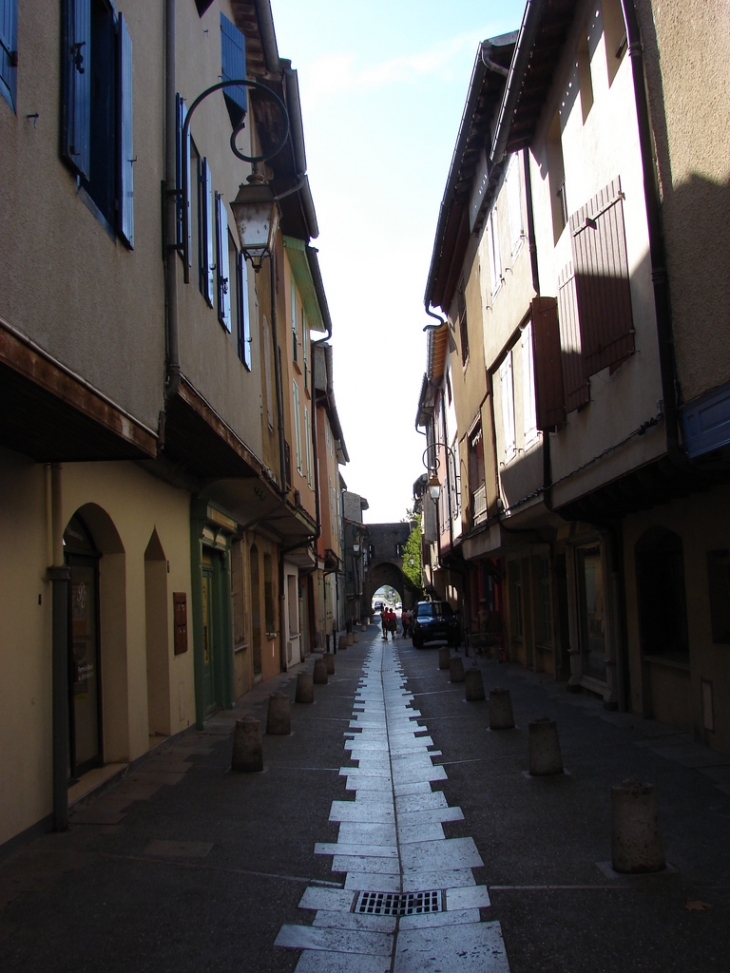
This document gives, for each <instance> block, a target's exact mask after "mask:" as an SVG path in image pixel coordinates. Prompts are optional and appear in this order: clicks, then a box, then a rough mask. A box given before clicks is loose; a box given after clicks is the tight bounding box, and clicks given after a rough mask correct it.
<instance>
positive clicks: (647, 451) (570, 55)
mask: <svg viewBox="0 0 730 973" xmlns="http://www.w3.org/2000/svg"><path fill="white" fill-rule="evenodd" d="M595 9H596V5H595V4H588V3H584V4H583V7H582V9H581V12H580V14H579V16H577V18H576V21H575V23H574V26H573V28H572V29H571V33H570V35H569V37H568V40H567V43H566V48H565V52H564V55H563V58H562V61H561V64H560V66H559V68H558V70H557V71H556V74H555V80H554V83H553V86H552V89H551V91H550V94H549V96H548V98H547V101H546V105H545V110H544V113H543V116H542V118H541V121H540V124H539V126H538V129H537V132H536V138H535V141H534V144H533V149H532V155H531V181H532V188H533V199H534V207H535V231H536V237H537V252H538V261H539V274H540V288H541V292H542V294H544V295H549V296H557V282H558V275H559V273H560V271H561V270H562V268H563V267H564V266H565V265H566V264H567V263H568V262H569V261H570V260H571V245H570V229H569V226H566V228H565V229H564V230H563V232H562V235H561V236H560V238H559V239H558V241H557V243H554V238H553V221H552V213H551V204H550V187H549V180H548V149H547V134H548V129H549V126H550V123H551V121H552V119H553V117H554V113H555V111H556V110H560V124H561V129H562V146H563V156H564V163H565V184H566V193H567V200H568V210H569V212H570V213H573V212H575V211H576V210H577V209H579V208H580V207H581V206H582V205H583V204H584V203H586V202H587V201H588V200H589V199H590V198H591V197H592V196H593V195H595V194H596V193H597V192H598V191H600V190H601V189H603V188H604V187H605V186H606V185H607V184H608V183H609V182H610V181H611V180H612V179H615V178H616V177H617V176H620V178H621V184H622V189H623V191H624V193H625V200H624V207H623V208H624V218H625V226H626V243H627V252H628V263H629V273H630V280H631V300H632V308H633V319H634V327H635V344H636V352H635V354H633V355H631V356H630V358H629V359H628V360H627V361H626V362H625V363H624V364H623V365H622V366H621V367H620V368H619V369H618V370H617V371H615V372H614V373H613V375H610V374H609V370H608V369H604V370H603V371H602V372H600V373H598V374H596V375H593V376H591V379H590V395H591V400H590V403H589V404H588V405H587V406H586V407H585V408H583V409H581V410H578V411H573V412H570V413H569V414H568V418H567V424H566V426H565V427H564V428H563V429H562V430H561V431H560V432H559V434H558V435H557V436H554V437H552V439H551V452H552V464H553V479H554V481H555V482H556V487H555V492H554V501H555V503H556V504H561V503H565V502H567V501H568V500H570V499H572V498H573V497H574V496H578V495H580V494H582V493H585V492H587V491H588V490H590V489H593V488H594V487H595V486H597V485H599V484H600V483H602V482H605V481H606V480H608V479H613V478H614V477H616V476H620V475H621V474H622V473H623V472H625V471H626V470H627V469H630V468H633V467H636V466H639V465H642V464H643V463H646V462H648V461H650V460H651V459H653V458H655V457H656V456H659V455H661V454H662V453H663V452H664V451H665V436H664V431H663V425H660V426H659V427H658V430H655V431H654V432H651V433H650V434H648V435H645V436H642V437H638V438H635V439H632V440H631V441H630V444H629V445H628V446H627V447H623V446H622V447H620V448H619V449H617V450H616V451H615V452H613V453H611V454H610V456H609V458H608V459H605V460H601V462H600V463H593V464H592V465H587V464H591V461H592V460H594V458H595V457H597V456H599V455H601V454H603V453H605V452H606V451H607V450H611V448H612V447H614V446H615V445H617V444H619V443H622V442H623V441H624V440H625V439H626V438H627V437H628V436H630V434H631V433H632V432H634V430H636V429H637V428H638V426H639V425H641V423H643V422H644V421H646V420H647V419H649V418H651V417H653V416H656V415H657V414H658V411H659V409H658V403H659V401H660V400H661V398H662V392H661V382H660V373H659V362H658V348H657V338H656V318H655V313H654V300H653V290H652V283H651V273H650V266H649V256H648V250H649V242H648V230H647V224H646V208H645V201H644V195H643V183H642V170H641V157H640V153H639V143H638V128H637V122H636V109H635V102H634V96H633V83H632V76H631V65H630V63H629V58H628V57H627V56H626V55H624V58H623V60H622V62H621V64H620V66H619V68H618V71H617V73H616V75H615V78H614V79H613V83H612V84H611V85H610V86H609V75H608V68H607V59H606V48H605V40H604V36H603V34H602V33H601V34H600V37H599V38H598V41H597V45H596V47H595V50H594V53H593V57H592V59H591V78H592V86H593V96H594V102H593V105H592V108H591V109H590V111H589V113H588V115H587V117H586V118H585V120H584V118H583V107H582V103H581V97H580V95H579V94H577V95H576V89H577V85H578V69H577V67H576V55H575V51H576V50H577V46H578V42H579V40H580V37H581V35H582V32H583V31H584V30H585V28H586V24H587V21H588V19H589V17H591V16H592V15H593V13H594V12H595ZM584 466H585V467H586V469H585V471H584V472H583V473H581V475H580V477H578V478H575V477H572V476H571V474H572V472H573V471H574V470H576V469H577V468H579V467H584ZM609 467H610V470H609ZM564 477H565V478H568V477H570V479H569V481H567V482H564V483H561V482H559V481H561V480H562V478H564Z"/></svg>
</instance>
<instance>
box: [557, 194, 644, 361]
mask: <svg viewBox="0 0 730 973" xmlns="http://www.w3.org/2000/svg"><path fill="white" fill-rule="evenodd" d="M570 231H571V241H572V247H573V263H574V265H575V284H576V294H577V299H578V314H579V318H580V331H581V337H582V342H583V357H584V359H585V369H586V375H594V374H595V373H596V372H600V371H601V369H602V368H607V367H608V366H609V365H613V364H615V363H616V362H619V361H622V360H623V359H624V358H626V356H627V355H630V354H632V353H633V351H634V324H633V318H632V315H631V291H630V287H629V265H628V258H627V254H626V231H625V228H624V212H623V193H622V192H621V180H620V179H618V178H617V179H614V180H613V182H611V183H609V184H608V186H606V187H605V189H602V190H601V192H600V193H598V195H597V196H594V197H593V199H591V200H590V201H589V202H588V203H586V205H585V206H583V207H581V209H579V210H578V212H577V213H574V214H573V215H572V216H571V217H570Z"/></svg>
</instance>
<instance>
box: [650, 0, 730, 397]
mask: <svg viewBox="0 0 730 973" xmlns="http://www.w3.org/2000/svg"><path fill="white" fill-rule="evenodd" d="M637 7H638V11H639V17H640V26H641V33H642V41H643V45H644V56H645V59H646V71H647V79H648V87H649V94H650V99H651V108H650V110H651V118H652V126H653V129H654V136H655V140H656V148H657V168H658V172H659V179H660V185H661V192H662V198H663V220H664V230H665V235H666V246H667V262H668V267H669V284H670V292H671V300H672V325H673V331H674V339H675V354H676V362H677V369H678V374H679V381H680V386H681V391H682V394H683V396H684V399H685V401H690V400H691V399H694V398H696V397H698V396H700V395H702V394H703V393H704V392H706V391H708V390H709V389H712V388H714V387H716V386H718V385H721V384H723V383H724V382H727V381H728V380H730V331H729V330H728V324H729V323H730V312H729V311H728V308H730V263H729V262H728V246H727V240H728V225H730V156H729V155H728V152H727V139H726V138H725V137H724V133H725V132H727V130H728V126H729V125H730V78H729V77H728V70H727V65H728V62H729V61H730V31H728V7H727V4H726V3H718V2H715V3H708V2H707V0H682V2H681V3H676V2H672V0H652V2H650V0H639V2H638V3H637Z"/></svg>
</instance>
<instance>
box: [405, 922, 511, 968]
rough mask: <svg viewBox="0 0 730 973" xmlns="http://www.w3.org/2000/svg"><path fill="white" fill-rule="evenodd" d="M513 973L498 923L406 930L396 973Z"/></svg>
mask: <svg viewBox="0 0 730 973" xmlns="http://www.w3.org/2000/svg"><path fill="white" fill-rule="evenodd" d="M444 971H446V973H509V965H508V963H507V955H506V953H505V949H504V943H503V941H502V933H501V930H500V927H499V923H497V922H482V923H473V924H471V925H463V924H462V925H457V926H439V927H436V928H428V927H427V928H424V929H404V930H402V931H401V932H400V933H399V935H398V941H397V944H396V952H395V963H394V966H393V973H444Z"/></svg>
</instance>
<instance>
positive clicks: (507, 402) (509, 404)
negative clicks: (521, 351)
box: [499, 351, 515, 463]
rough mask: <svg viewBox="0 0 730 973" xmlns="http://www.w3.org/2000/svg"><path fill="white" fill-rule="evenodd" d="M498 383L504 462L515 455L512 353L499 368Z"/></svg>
mask: <svg viewBox="0 0 730 973" xmlns="http://www.w3.org/2000/svg"><path fill="white" fill-rule="evenodd" d="M499 382H500V385H501V387H502V433H503V436H504V462H505V463H508V462H509V461H510V460H511V459H512V457H513V456H514V455H515V399H514V384H513V381H512V352H511V351H508V352H507V357H506V358H505V360H504V361H503V362H502V364H501V365H500V366H499Z"/></svg>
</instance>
